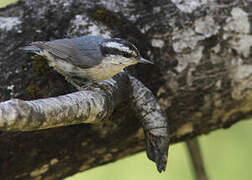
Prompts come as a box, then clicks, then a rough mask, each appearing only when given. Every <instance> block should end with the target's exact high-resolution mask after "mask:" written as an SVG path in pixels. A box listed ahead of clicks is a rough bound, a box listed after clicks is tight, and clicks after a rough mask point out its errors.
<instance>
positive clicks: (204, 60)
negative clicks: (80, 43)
mask: <svg viewBox="0 0 252 180" xmlns="http://www.w3.org/2000/svg"><path fill="white" fill-rule="evenodd" d="M251 9H252V2H251V1H236V0H233V1H231V0H230V1H217V0H211V1H210V0H209V1H207V0H202V1H199V0H190V1H184V0H171V1H163V0H157V1H145V0H139V1H134V0H132V1H129V0H128V1H114V0H110V1H104V0H97V1H92V0H75V1H73V0H61V1H55V0H44V1H34V0H20V1H19V2H18V3H16V4H13V5H11V6H8V7H6V8H3V9H0V72H1V73H0V80H1V81H0V101H2V102H4V101H6V100H9V99H11V98H18V99H22V100H27V101H28V100H34V99H40V98H48V97H56V96H59V95H65V94H69V93H73V92H75V91H76V89H74V88H73V87H72V86H71V85H70V84H68V83H67V82H66V81H65V80H64V78H63V77H61V76H60V75H59V74H57V73H56V72H55V71H53V70H52V69H50V68H49V67H48V65H47V63H46V61H45V60H44V59H42V58H39V57H35V58H32V56H31V55H30V54H25V53H24V52H23V51H20V50H19V48H20V47H22V46H25V45H27V44H28V43H30V42H32V41H47V40H52V39H58V38H64V37H77V36H81V35H86V34H95V35H103V36H105V37H120V38H123V39H126V40H130V41H131V42H133V43H134V44H135V45H136V46H137V47H138V49H139V50H140V52H141V54H143V56H144V57H146V58H149V59H151V60H152V61H153V62H154V64H155V66H150V65H137V66H135V67H131V68H128V69H127V71H128V72H129V73H130V74H131V75H132V76H134V77H135V78H137V79H139V80H140V81H142V82H143V83H144V84H145V85H146V86H147V87H148V88H149V89H151V90H152V92H153V94H154V95H155V96H156V98H157V100H158V102H159V104H160V105H161V107H162V110H163V112H165V116H166V117H167V119H168V124H169V132H170V134H169V136H170V138H171V141H172V142H177V141H184V140H186V138H187V137H194V136H197V135H200V134H204V133H209V132H210V131H213V130H215V129H219V128H228V127H230V126H231V125H232V124H234V123H235V122H237V121H239V120H243V119H246V118H251V117H252V61H251V52H250V50H251V48H250V47H251V45H252V36H251V30H250V26H251V22H252V21H251ZM125 87H127V88H131V85H130V84H129V83H128V84H127V82H125V83H121V84H119V87H118V88H119V89H123V88H125ZM126 92H127V91H126ZM78 93H79V92H78ZM122 94H123V93H122ZM130 102H131V100H130V97H127V98H125V97H124V98H123V100H121V101H120V103H118V104H117V105H116V106H115V107H111V109H108V111H109V110H111V113H110V114H109V115H108V116H106V120H105V121H104V122H102V123H96V124H93V125H91V124H75V125H70V126H64V124H63V126H61V127H55V128H53V127H50V129H43V130H36V129H34V130H33V131H27V132H23V131H21V130H20V129H19V130H18V131H8V130H6V129H5V130H3V131H1V132H0V149H1V154H0V162H1V163H0V178H1V179H26V180H27V179H37V178H38V179H39V178H41V179H62V178H64V177H67V176H70V175H72V174H75V173H77V172H80V171H84V170H87V169H90V168H93V167H96V166H98V165H102V164H105V163H109V162H111V161H115V160H117V159H120V158H122V157H125V156H128V155H132V154H134V153H136V152H139V151H143V150H144V149H145V147H144V136H143V130H142V128H141V123H139V120H141V119H140V118H139V116H138V115H137V112H135V111H133V108H131V106H132V104H131V103H130ZM112 110H113V111H112ZM73 117H75V116H74V115H73ZM0 120H1V117H0ZM79 123H81V122H79ZM66 124H71V123H66Z"/></svg>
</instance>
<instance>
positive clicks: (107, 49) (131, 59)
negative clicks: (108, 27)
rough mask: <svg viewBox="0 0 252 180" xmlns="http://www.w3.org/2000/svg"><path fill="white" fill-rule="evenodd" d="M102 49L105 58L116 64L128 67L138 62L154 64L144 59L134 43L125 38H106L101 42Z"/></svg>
mask: <svg viewBox="0 0 252 180" xmlns="http://www.w3.org/2000/svg"><path fill="white" fill-rule="evenodd" d="M100 50H101V53H102V55H103V56H104V57H105V59H107V60H109V61H111V63H112V64H114V65H120V66H124V67H126V66H130V65H133V64H137V63H144V64H153V63H152V62H151V61H149V60H147V59H144V58H143V57H142V56H141V55H140V53H139V51H138V50H137V48H136V47H135V46H134V45H133V44H132V43H130V42H129V41H126V40H123V39H119V38H114V39H104V41H103V42H102V43H101V44H100Z"/></svg>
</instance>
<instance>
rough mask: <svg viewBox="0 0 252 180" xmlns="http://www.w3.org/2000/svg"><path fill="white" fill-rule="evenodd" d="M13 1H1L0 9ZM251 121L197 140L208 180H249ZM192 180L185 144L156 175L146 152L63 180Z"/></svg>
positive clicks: (172, 151) (251, 174)
mask: <svg viewBox="0 0 252 180" xmlns="http://www.w3.org/2000/svg"><path fill="white" fill-rule="evenodd" d="M14 1H15V0H0V7H3V6H4V5H6V4H8V3H11V2H14ZM251 137H252V121H251V120H249V121H242V122H239V123H237V124H236V125H234V126H233V127H231V128H229V129H227V130H218V131H215V132H212V133H211V134H209V135H206V136H201V137H199V140H200V143H201V148H202V154H203V157H204V161H205V166H206V170H207V173H208V174H209V177H210V179H211V180H226V179H228V180H237V179H241V180H251V179H252V171H251V170H252V142H251ZM81 179H88V180H135V179H140V180H142V179H144V180H153V179H155V180H193V179H194V176H193V173H192V171H191V164H190V160H189V158H188V156H187V149H186V147H185V144H184V143H178V144H176V145H172V146H171V147H170V150H169V160H168V167H167V170H166V172H165V173H162V174H159V173H158V172H157V170H156V167H155V164H154V163H152V162H151V161H150V160H148V159H147V157H146V154H145V152H142V153H138V154H137V155H134V156H130V157H128V158H124V159H122V160H119V161H116V162H114V163H110V164H108V165H104V166H101V167H97V168H94V169H91V170H88V171H86V172H83V173H79V174H76V175H74V176H72V177H69V178H66V180H81Z"/></svg>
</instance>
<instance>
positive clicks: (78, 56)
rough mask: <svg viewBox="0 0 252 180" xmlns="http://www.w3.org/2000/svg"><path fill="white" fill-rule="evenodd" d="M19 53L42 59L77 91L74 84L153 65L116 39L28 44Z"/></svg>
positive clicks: (82, 39) (93, 37)
mask: <svg viewBox="0 0 252 180" xmlns="http://www.w3.org/2000/svg"><path fill="white" fill-rule="evenodd" d="M22 49H23V50H27V51H31V52H33V53H35V54H38V55H41V56H43V57H45V58H46V59H47V60H48V61H49V66H51V67H53V68H54V69H55V70H56V71H57V72H59V73H60V74H62V75H63V76H64V77H65V78H66V80H68V81H69V82H70V83H71V84H73V85H75V87H79V85H77V84H76V82H81V81H83V82H85V84H86V85H89V84H90V83H93V82H99V81H103V80H106V79H109V78H111V77H113V76H114V75H116V74H118V73H119V72H120V71H121V70H122V69H123V68H125V67H127V66H130V65H134V64H137V63H150V64H153V63H152V62H151V61H149V60H146V59H144V58H142V57H141V55H140V53H139V51H138V50H137V48H136V47H135V46H134V45H133V44H132V43H130V42H129V41H126V40H123V39H119V38H113V39H105V38H103V37H100V36H92V35H89V36H82V37H78V38H72V39H68V38H66V39H58V40H53V41H47V42H42V41H37V42H32V43H31V44H30V45H29V46H26V47H23V48H22ZM73 80H74V81H73ZM82 84H83V83H82Z"/></svg>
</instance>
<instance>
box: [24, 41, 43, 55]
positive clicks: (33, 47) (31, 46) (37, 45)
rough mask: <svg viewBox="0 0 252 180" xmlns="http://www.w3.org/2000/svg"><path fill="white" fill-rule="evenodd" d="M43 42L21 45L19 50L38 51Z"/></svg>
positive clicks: (40, 49)
mask: <svg viewBox="0 0 252 180" xmlns="http://www.w3.org/2000/svg"><path fill="white" fill-rule="evenodd" d="M42 44H43V42H40V41H38V42H33V43H31V44H29V45H28V46H24V47H21V48H20V50H23V51H29V52H33V53H40V52H41V51H42V50H43V48H42V47H43V46H42Z"/></svg>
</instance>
